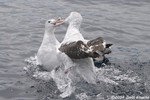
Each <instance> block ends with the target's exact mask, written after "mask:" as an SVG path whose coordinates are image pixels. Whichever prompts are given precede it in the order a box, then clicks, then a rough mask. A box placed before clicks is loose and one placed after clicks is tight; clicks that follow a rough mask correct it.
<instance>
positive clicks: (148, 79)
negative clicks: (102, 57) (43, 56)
mask: <svg viewBox="0 0 150 100" xmlns="http://www.w3.org/2000/svg"><path fill="white" fill-rule="evenodd" d="M71 11H78V12H80V13H81V15H82V16H83V19H84V21H83V23H82V26H81V33H82V34H83V36H84V37H85V38H86V39H93V38H96V37H98V36H102V37H104V39H105V40H106V41H108V42H109V43H113V47H112V54H110V55H108V59H109V60H110V61H111V63H112V64H113V65H114V68H116V69H119V70H121V71H122V72H124V73H128V70H131V71H133V72H134V74H136V75H137V76H138V77H139V78H140V79H141V81H140V84H142V85H140V86H137V87H136V85H133V84H131V85H130V87H128V88H125V87H126V86H125V85H124V88H120V87H110V88H108V87H109V85H104V83H103V84H102V85H104V86H105V88H104V87H103V89H102V90H103V91H104V92H105V93H106V91H107V93H108V94H109V95H114V94H117V95H120V94H119V93H124V94H128V95H132V94H133V95H135V92H136V89H137V88H138V89H137V90H139V91H140V92H141V95H142V96H143V95H146V96H150V0H0V100H59V99H49V98H48V97H47V95H48V94H49V93H50V92H51V91H54V90H53V89H51V88H50V86H49V85H53V84H52V83H51V84H49V83H47V82H40V83H39V82H36V81H34V80H32V79H30V78H29V77H27V75H26V73H25V71H24V70H23V67H25V66H26V63H25V62H24V60H25V59H26V58H29V57H31V56H34V55H35V54H36V53H37V50H38V48H39V46H40V44H41V42H42V37H43V33H44V23H45V21H46V20H47V19H50V18H53V17H55V18H56V17H59V16H61V17H62V18H65V17H67V16H68V15H69V13H70V12H71ZM65 29H66V28H65V27H63V26H62V27H60V28H58V29H56V36H57V38H58V40H60V41H62V39H63V38H64V34H65ZM108 74H109V73H108ZM81 86H82V85H81ZM84 86H86V85H84ZM132 86H133V87H132ZM54 87H55V85H54ZM92 89H93V91H96V90H94V88H92ZM105 89H106V90H105ZM109 89H111V91H113V92H112V93H109V92H108V91H109ZM125 89H126V90H125ZM132 89H133V90H132ZM123 90H124V91H123ZM119 91H120V92H119ZM122 91H123V92H122ZM104 92H101V93H102V95H104V94H105V93H104ZM130 92H131V93H130ZM107 93H106V94H107ZM106 94H105V96H104V97H105V98H107V97H106V96H107V95H106ZM138 95H139V94H138ZM82 96H84V95H82ZM88 99H89V98H88ZM67 100H75V97H74V96H72V98H69V99H67ZM77 100H78V99H77ZM81 100H83V99H81ZM84 100H86V99H84ZM89 100H94V98H93V99H89ZM96 100H99V99H96ZM100 100H101V99H100ZM108 100H111V99H108Z"/></svg>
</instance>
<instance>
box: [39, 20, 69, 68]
mask: <svg viewBox="0 0 150 100" xmlns="http://www.w3.org/2000/svg"><path fill="white" fill-rule="evenodd" d="M60 22H61V20H60V19H57V20H55V19H50V20H48V21H46V23H45V33H44V37H43V41H42V44H41V46H40V48H39V50H38V53H37V65H42V68H44V70H47V71H52V70H53V69H55V68H57V67H59V66H62V65H64V66H65V67H66V66H72V61H71V59H70V58H69V57H68V56H67V55H66V54H64V53H62V52H60V51H59V50H58V48H59V46H60V42H59V41H58V40H57V39H56V37H55V34H54V31H55V28H56V26H59V23H60Z"/></svg>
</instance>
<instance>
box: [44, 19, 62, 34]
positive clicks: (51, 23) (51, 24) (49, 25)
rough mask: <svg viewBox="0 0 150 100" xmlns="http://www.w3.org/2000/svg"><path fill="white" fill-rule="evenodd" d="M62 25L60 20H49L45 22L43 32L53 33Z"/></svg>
mask: <svg viewBox="0 0 150 100" xmlns="http://www.w3.org/2000/svg"><path fill="white" fill-rule="evenodd" d="M60 23H62V20H61V18H58V19H49V20H47V21H46V22H45V30H46V31H54V30H55V28H56V27H57V26H59V25H60Z"/></svg>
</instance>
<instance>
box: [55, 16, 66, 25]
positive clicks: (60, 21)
mask: <svg viewBox="0 0 150 100" xmlns="http://www.w3.org/2000/svg"><path fill="white" fill-rule="evenodd" d="M64 22H65V21H64V20H62V19H61V18H60V17H59V18H58V19H56V21H55V22H54V26H59V25H62V24H64Z"/></svg>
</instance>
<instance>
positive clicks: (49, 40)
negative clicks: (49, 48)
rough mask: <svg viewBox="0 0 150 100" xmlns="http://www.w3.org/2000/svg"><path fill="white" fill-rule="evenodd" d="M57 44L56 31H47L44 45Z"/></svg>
mask: <svg viewBox="0 0 150 100" xmlns="http://www.w3.org/2000/svg"><path fill="white" fill-rule="evenodd" d="M56 43H57V39H56V37H55V35H54V30H52V31H49V30H46V31H45V33H44V37H43V42H42V45H48V44H56Z"/></svg>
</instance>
